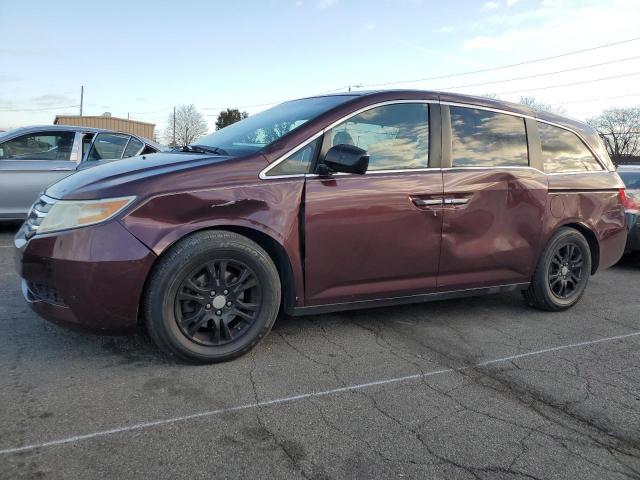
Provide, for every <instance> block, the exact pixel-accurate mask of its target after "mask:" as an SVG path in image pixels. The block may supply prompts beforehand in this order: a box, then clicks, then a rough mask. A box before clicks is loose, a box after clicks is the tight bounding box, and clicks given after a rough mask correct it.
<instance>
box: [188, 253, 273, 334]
mask: <svg viewBox="0 0 640 480" xmlns="http://www.w3.org/2000/svg"><path fill="white" fill-rule="evenodd" d="M261 301H262V288H261V286H260V284H259V282H258V279H257V277H256V274H255V273H254V272H253V270H251V268H249V267H248V266H247V265H245V264H244V263H242V262H239V261H237V260H233V259H223V260H214V261H210V262H207V263H205V264H204V265H202V266H199V267H196V268H195V269H193V270H192V271H191V272H190V273H189V274H188V275H187V277H186V278H185V279H184V280H183V281H182V283H181V284H180V287H179V288H178V293H177V294H176V299H175V318H176V322H177V323H178V327H179V328H180V330H181V331H182V333H183V334H184V335H185V336H186V337H187V338H189V339H190V340H192V341H194V342H197V343H199V344H201V345H223V344H225V343H229V342H232V341H234V340H237V339H238V338H239V337H240V336H242V335H244V334H245V333H246V332H247V331H248V330H249V328H250V327H251V325H253V324H254V322H255V321H256V318H257V317H258V315H259V313H260V306H261Z"/></svg>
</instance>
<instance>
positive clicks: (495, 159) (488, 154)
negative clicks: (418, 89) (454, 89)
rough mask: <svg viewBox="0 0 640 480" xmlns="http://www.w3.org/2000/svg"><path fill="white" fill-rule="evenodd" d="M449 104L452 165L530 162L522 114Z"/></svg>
mask: <svg viewBox="0 0 640 480" xmlns="http://www.w3.org/2000/svg"><path fill="white" fill-rule="evenodd" d="M449 108H450V112H451V163H452V166H454V167H511V166H518V167H522V166H525V167H526V166H527V165H529V158H528V150H527V133H526V129H525V123H524V119H523V118H521V117H516V116H513V115H507V114H504V113H495V112H489V111H487V110H480V109H475V108H465V107H454V106H451V107H449Z"/></svg>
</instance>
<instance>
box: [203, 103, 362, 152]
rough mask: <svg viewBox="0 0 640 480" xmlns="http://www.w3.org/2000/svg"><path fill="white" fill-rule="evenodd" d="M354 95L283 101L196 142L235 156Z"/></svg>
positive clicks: (280, 135) (275, 138) (277, 137)
mask: <svg viewBox="0 0 640 480" xmlns="http://www.w3.org/2000/svg"><path fill="white" fill-rule="evenodd" d="M352 98H354V96H353V95H333V96H328V97H315V98H305V99H302V100H293V101H291V102H286V103H282V104H280V105H278V106H276V107H273V108H270V109H269V110H265V111H264V112H260V113H258V114H256V115H252V116H250V117H249V118H246V119H244V120H241V121H239V122H236V123H234V124H232V125H229V126H228V127H225V128H223V129H221V130H218V131H217V132H213V133H211V134H209V135H207V136H206V137H202V138H200V139H198V140H197V141H195V142H194V144H195V145H203V146H205V147H211V148H214V147H215V148H218V149H222V150H224V151H225V152H226V153H228V154H229V155H234V156H235V155H246V154H249V153H253V152H256V151H258V150H260V149H262V148H264V147H265V146H266V145H269V144H270V143H272V142H275V141H276V140H278V139H279V138H280V137H282V136H283V135H285V134H286V133H289V132H290V131H292V130H294V129H296V128H298V127H299V126H300V125H303V124H304V123H306V122H308V121H309V120H311V119H312V118H315V117H317V116H318V115H320V114H322V113H324V112H326V111H327V110H330V109H331V108H333V107H335V106H337V105H340V104H341V103H344V102H346V101H347V100H351V99H352Z"/></svg>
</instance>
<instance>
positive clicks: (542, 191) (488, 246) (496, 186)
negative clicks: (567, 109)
mask: <svg viewBox="0 0 640 480" xmlns="http://www.w3.org/2000/svg"><path fill="white" fill-rule="evenodd" d="M447 108H448V109H449V112H450V122H448V121H447V119H448V118H449V115H448V114H447ZM449 123H450V125H451V129H450V130H449V131H450V134H451V135H450V140H451V148H450V152H451V153H450V159H449V158H444V159H443V163H444V165H448V164H449V162H450V164H451V167H450V168H444V169H443V183H444V206H443V214H444V219H443V226H442V249H441V252H442V253H441V258H440V270H439V272H440V273H439V277H438V287H439V290H440V291H448V290H460V289H466V288H476V287H487V286H500V285H507V284H514V283H526V282H529V280H530V279H531V276H532V274H533V272H532V269H533V266H534V265H535V263H536V260H537V255H538V254H539V251H540V245H539V242H540V236H541V231H542V220H543V215H544V211H545V203H546V197H547V179H546V176H545V175H544V173H542V172H541V171H540V170H538V169H536V168H531V167H530V166H529V156H528V144H527V131H526V126H525V120H524V119H523V118H522V117H518V116H514V115H507V114H503V113H497V112H491V111H488V110H482V109H474V108H467V107H459V106H451V107H446V106H443V131H445V133H446V132H447V130H448V124H449ZM533 133H534V134H535V135H537V132H533ZM446 137H447V135H446V134H445V138H446ZM447 150H448V149H447V148H443V151H445V152H447ZM444 156H445V157H448V156H449V155H446V154H445V155H444Z"/></svg>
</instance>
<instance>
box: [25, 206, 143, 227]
mask: <svg viewBox="0 0 640 480" xmlns="http://www.w3.org/2000/svg"><path fill="white" fill-rule="evenodd" d="M135 198H136V197H120V198H105V199H103V200H59V201H57V202H56V203H54V204H53V206H52V207H51V209H50V210H49V211H48V212H47V214H46V216H45V217H44V219H43V220H42V223H41V224H40V226H39V227H38V233H47V232H56V231H58V230H67V229H69V228H78V227H84V226H87V225H94V224H96V223H100V222H104V221H105V220H109V219H110V218H112V217H113V216H115V215H116V214H117V213H118V212H120V211H122V209H124V208H125V207H126V206H127V205H129V204H130V203H131V202H133V200H134V199H135Z"/></svg>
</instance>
